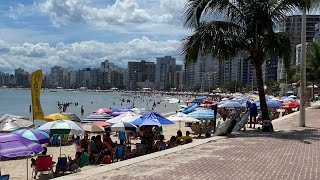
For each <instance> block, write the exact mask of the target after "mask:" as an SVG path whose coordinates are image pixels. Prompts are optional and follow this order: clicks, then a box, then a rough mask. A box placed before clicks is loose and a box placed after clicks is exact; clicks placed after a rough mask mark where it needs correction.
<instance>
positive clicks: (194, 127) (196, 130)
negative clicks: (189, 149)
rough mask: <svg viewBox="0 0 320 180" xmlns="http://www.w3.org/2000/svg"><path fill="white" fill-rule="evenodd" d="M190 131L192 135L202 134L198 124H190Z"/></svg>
mask: <svg viewBox="0 0 320 180" xmlns="http://www.w3.org/2000/svg"><path fill="white" fill-rule="evenodd" d="M191 131H192V135H196V136H201V134H202V132H201V128H200V125H195V124H193V125H192V126H191Z"/></svg>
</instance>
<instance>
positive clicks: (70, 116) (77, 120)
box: [62, 113, 81, 122]
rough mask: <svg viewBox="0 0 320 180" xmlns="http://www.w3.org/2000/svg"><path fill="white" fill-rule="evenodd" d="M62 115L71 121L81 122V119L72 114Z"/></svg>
mask: <svg viewBox="0 0 320 180" xmlns="http://www.w3.org/2000/svg"><path fill="white" fill-rule="evenodd" d="M62 114H63V115H65V116H67V117H68V118H69V119H70V120H71V121H75V122H81V119H80V118H79V117H78V116H77V115H75V114H74V113H62Z"/></svg>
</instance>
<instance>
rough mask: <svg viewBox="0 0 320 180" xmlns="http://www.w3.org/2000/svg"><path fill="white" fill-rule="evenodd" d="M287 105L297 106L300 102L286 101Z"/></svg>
mask: <svg viewBox="0 0 320 180" xmlns="http://www.w3.org/2000/svg"><path fill="white" fill-rule="evenodd" d="M284 105H285V106H289V107H292V108H296V107H299V106H300V103H298V102H296V101H287V102H285V103H284Z"/></svg>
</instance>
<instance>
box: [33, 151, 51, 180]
mask: <svg viewBox="0 0 320 180" xmlns="http://www.w3.org/2000/svg"><path fill="white" fill-rule="evenodd" d="M52 159H53V158H52V155H48V156H39V157H38V158H37V159H36V163H35V166H34V168H33V171H32V177H34V173H36V172H40V173H43V172H48V175H49V176H51V178H53V164H52Z"/></svg>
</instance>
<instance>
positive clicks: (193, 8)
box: [184, 0, 210, 28]
mask: <svg viewBox="0 0 320 180" xmlns="http://www.w3.org/2000/svg"><path fill="white" fill-rule="evenodd" d="M209 2H210V0H188V2H187V3H186V8H185V9H186V10H185V12H184V17H185V20H184V26H185V27H187V28H196V27H198V26H199V24H200V18H201V15H202V13H203V11H204V9H205V8H206V6H207V4H208V3H209Z"/></svg>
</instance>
